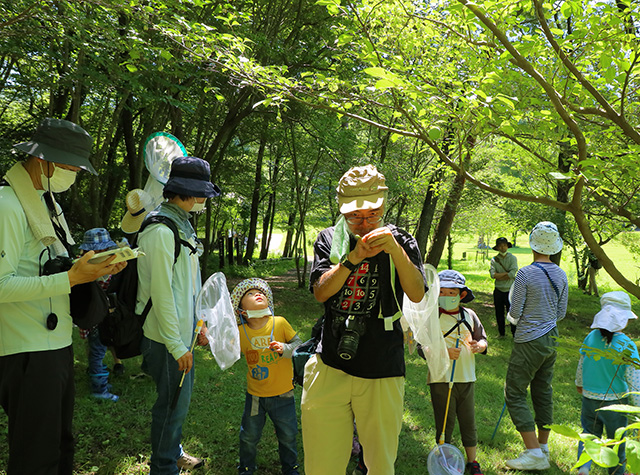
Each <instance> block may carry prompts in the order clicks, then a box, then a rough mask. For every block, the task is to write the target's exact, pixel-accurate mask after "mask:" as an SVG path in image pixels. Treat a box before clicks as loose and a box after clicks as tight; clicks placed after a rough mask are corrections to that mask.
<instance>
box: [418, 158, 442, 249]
mask: <svg viewBox="0 0 640 475" xmlns="http://www.w3.org/2000/svg"><path fill="white" fill-rule="evenodd" d="M443 173H444V169H443V168H442V167H438V168H437V169H436V170H435V172H434V173H433V175H431V179H430V180H429V184H428V185H427V193H426V194H425V196H424V202H423V204H422V211H421V212H420V219H419V220H418V227H417V229H416V241H417V242H418V250H419V251H420V255H421V256H423V257H424V256H426V251H427V241H428V240H429V235H430V233H431V223H432V222H433V215H434V213H435V212H436V205H437V204H438V195H437V194H436V192H435V189H436V186H437V184H438V183H440V182H441V181H442V175H443Z"/></svg>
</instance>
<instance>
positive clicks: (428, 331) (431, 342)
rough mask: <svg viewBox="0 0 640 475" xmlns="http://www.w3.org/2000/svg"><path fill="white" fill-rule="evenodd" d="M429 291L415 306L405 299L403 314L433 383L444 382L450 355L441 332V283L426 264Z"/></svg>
mask: <svg viewBox="0 0 640 475" xmlns="http://www.w3.org/2000/svg"><path fill="white" fill-rule="evenodd" d="M424 270H425V273H426V276H427V285H428V286H429V291H428V292H426V293H425V294H424V297H423V298H422V300H421V301H420V302H418V303H415V302H412V301H411V300H410V299H409V297H407V296H406V295H405V296H404V299H403V303H402V313H403V314H404V318H405V319H406V320H407V323H408V324H409V326H410V327H411V329H412V330H413V337H414V338H415V340H416V341H417V342H418V343H420V345H421V346H422V351H423V352H424V355H425V358H426V359H427V365H428V366H429V372H430V373H431V379H432V380H436V381H437V380H442V379H446V375H447V372H448V371H449V364H450V363H449V353H448V351H447V345H446V344H445V342H444V337H443V336H442V330H441V329H440V312H439V310H438V297H439V296H440V279H439V278H438V272H437V271H436V269H435V268H434V267H433V266H432V265H430V264H425V266H424Z"/></svg>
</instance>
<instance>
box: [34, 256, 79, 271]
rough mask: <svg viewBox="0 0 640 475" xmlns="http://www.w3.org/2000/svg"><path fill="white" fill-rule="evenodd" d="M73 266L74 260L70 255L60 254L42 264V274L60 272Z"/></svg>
mask: <svg viewBox="0 0 640 475" xmlns="http://www.w3.org/2000/svg"><path fill="white" fill-rule="evenodd" d="M72 266H73V260H72V259H71V258H70V257H66V256H58V257H54V258H53V259H49V260H48V261H47V262H45V263H44V264H42V275H52V274H59V273H60V272H67V271H68V270H69V269H71V267H72Z"/></svg>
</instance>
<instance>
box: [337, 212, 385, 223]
mask: <svg viewBox="0 0 640 475" xmlns="http://www.w3.org/2000/svg"><path fill="white" fill-rule="evenodd" d="M344 220H345V221H346V222H347V223H348V224H352V225H354V226H358V225H359V224H362V223H363V222H364V221H366V222H367V223H369V224H378V223H379V222H380V221H382V215H378V214H376V215H374V216H367V217H366V218H365V217H363V216H351V217H350V218H344Z"/></svg>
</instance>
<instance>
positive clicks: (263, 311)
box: [245, 307, 273, 318]
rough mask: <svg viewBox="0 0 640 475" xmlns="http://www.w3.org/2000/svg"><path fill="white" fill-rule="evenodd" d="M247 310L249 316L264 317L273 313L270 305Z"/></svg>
mask: <svg viewBox="0 0 640 475" xmlns="http://www.w3.org/2000/svg"><path fill="white" fill-rule="evenodd" d="M245 312H247V318H262V317H267V316H269V315H273V314H272V313H271V310H270V309H269V307H267V308H261V309H259V310H245Z"/></svg>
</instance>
